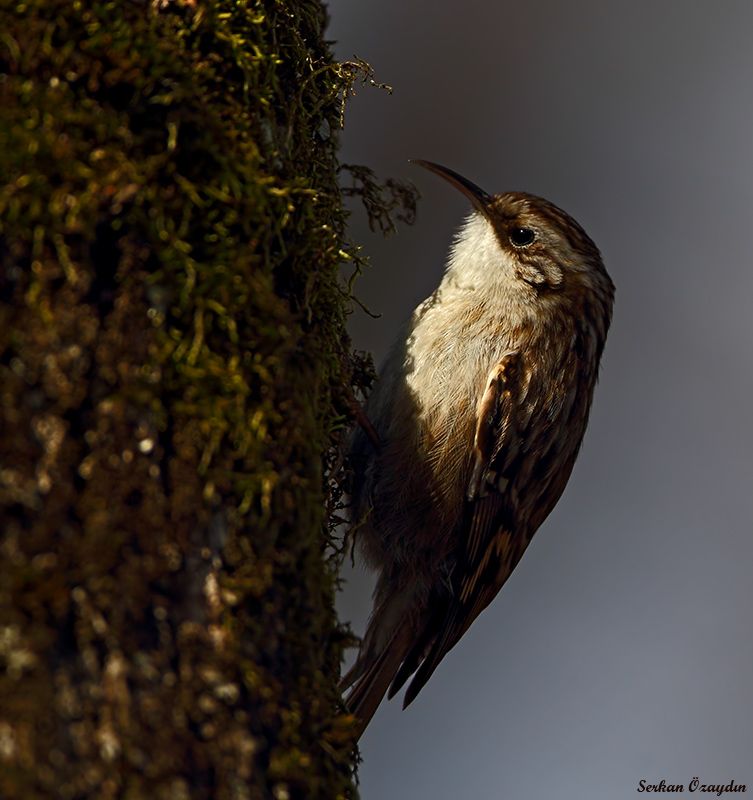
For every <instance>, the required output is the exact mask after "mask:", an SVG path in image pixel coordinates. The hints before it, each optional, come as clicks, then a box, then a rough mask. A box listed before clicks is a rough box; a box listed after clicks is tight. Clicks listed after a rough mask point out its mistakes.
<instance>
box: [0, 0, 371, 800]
mask: <svg viewBox="0 0 753 800" xmlns="http://www.w3.org/2000/svg"><path fill="white" fill-rule="evenodd" d="M324 24H325V16H324V11H323V7H322V4H321V3H320V2H319V1H318V0H265V1H264V2H236V1H233V0H182V1H180V0H175V2H163V3H158V4H153V5H150V4H148V3H145V2H137V0H126V2H120V1H118V2H115V1H114V0H113V1H110V2H106V1H105V0H73V2H71V0H20V2H10V3H7V2H3V3H1V4H0V109H1V110H0V395H1V401H2V431H0V506H1V511H0V513H1V514H2V519H1V520H0V522H1V524H2V532H1V533H0V537H1V538H0V797H2V798H4V800H12V799H14V798H23V799H24V800H34V798H48V797H56V798H94V797H96V798H110V797H111V798H116V797H117V798H120V797H123V798H192V800H194V799H197V800H198V799H200V798H210V797H211V798H220V799H224V798H254V799H255V798H266V797H275V798H278V799H279V800H281V799H282V798H286V797H299V796H300V797H307V798H317V797H326V798H337V797H347V796H349V794H350V793H351V792H352V769H353V758H354V754H353V743H352V740H351V735H350V731H351V728H350V720H349V718H348V716H347V715H346V714H345V713H344V712H343V709H342V707H341V704H340V700H339V696H338V694H337V688H336V676H337V673H338V667H339V659H340V655H341V646H342V642H343V638H344V632H343V631H342V629H341V628H340V627H339V626H338V623H337V620H336V618H335V614H334V610H333V587H334V583H335V580H336V566H335V564H334V563H333V561H332V560H331V559H330V558H329V557H328V549H327V548H328V545H329V533H328V519H327V514H326V511H325V509H327V508H328V507H329V508H331V506H332V504H333V503H334V502H335V500H336V497H335V498H334V499H333V497H332V496H328V491H329V490H328V486H330V485H331V484H332V483H333V482H336V481H337V475H333V474H332V473H331V470H328V469H327V465H330V467H331V465H332V464H333V463H334V459H333V456H332V453H333V448H334V447H335V446H336V444H337V440H338V437H339V435H340V432H341V431H342V429H343V428H344V426H345V424H346V415H347V403H348V398H349V396H350V393H351V392H352V390H353V386H354V382H355V383H358V381H359V380H363V379H362V378H361V377H359V376H362V375H363V374H364V371H363V370H361V369H356V368H355V367H354V363H353V359H352V356H351V354H350V346H349V342H348V339H347V336H346V334H345V329H344V324H345V317H346V313H347V309H348V293H347V290H346V289H344V288H343V286H342V285H341V282H340V279H339V277H338V275H339V268H340V265H341V263H342V262H343V260H344V259H346V258H347V254H346V253H344V251H343V248H344V247H345V245H344V243H343V230H344V212H343V208H342V203H341V196H340V192H339V189H338V186H337V168H338V165H337V159H336V145H337V128H338V125H339V121H340V117H341V113H342V103H343V98H344V96H345V94H347V91H348V86H349V82H350V81H351V80H352V79H353V74H352V72H351V71H350V70H348V69H341V68H340V67H338V65H337V64H336V63H335V62H334V61H333V59H332V55H331V53H330V51H329V49H328V48H327V46H326V44H324V40H323V26H324ZM356 388H357V387H356Z"/></svg>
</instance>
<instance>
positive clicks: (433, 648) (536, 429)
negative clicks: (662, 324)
mask: <svg viewBox="0 0 753 800" xmlns="http://www.w3.org/2000/svg"><path fill="white" fill-rule="evenodd" d="M414 163H415V164H417V165H419V166H421V167H423V168H425V169H427V170H429V171H431V172H433V173H435V174H436V175H438V176H439V177H441V178H443V179H444V180H446V181H448V182H449V183H450V184H451V185H452V186H454V187H455V188H456V189H458V190H459V191H460V192H461V193H463V194H464V195H465V196H466V198H468V200H470V203H471V211H470V213H469V214H468V216H467V217H466V219H465V220H464V222H463V224H462V225H461V227H460V228H459V230H458V232H457V233H456V235H455V238H454V241H453V243H452V245H451V247H450V252H449V256H448V259H447V263H446V266H445V270H444V274H443V277H442V279H441V281H440V283H439V286H438V287H437V288H436V290H435V291H434V292H433V293H432V294H431V295H430V296H429V297H428V298H427V299H426V300H425V301H424V302H422V303H421V304H419V306H418V307H417V308H416V309H415V311H414V312H413V314H412V316H411V317H410V319H409V320H408V322H407V323H406V325H405V326H404V327H403V328H402V329H401V330H400V332H399V335H398V336H397V339H396V342H395V344H394V345H393V347H392V348H391V349H390V351H389V352H388V355H387V357H386V359H385V361H384V363H383V365H382V366H381V368H380V369H379V372H378V377H377V380H376V382H375V385H374V387H373V389H372V391H371V393H370V395H369V397H368V399H367V401H366V404H365V407H364V409H363V410H364V415H365V417H366V419H367V420H368V421H369V424H368V425H363V426H360V427H359V426H356V428H355V430H354V432H353V433H352V435H351V438H350V441H349V444H348V455H349V460H350V464H351V473H352V486H351V489H350V496H351V500H350V505H351V518H352V531H353V535H354V539H355V543H356V545H357V548H358V550H359V552H360V554H361V557H362V558H363V560H364V562H365V563H366V564H367V566H369V567H370V568H371V569H373V570H374V571H376V572H377V581H376V588H375V590H374V603H373V610H372V612H371V616H370V618H369V622H368V625H367V628H366V633H365V635H364V637H363V639H362V640H361V645H360V649H359V652H358V656H357V658H356V661H355V663H354V665H353V667H352V668H351V669H350V670H349V671H348V673H347V674H346V675H345V676H344V677H343V679H342V681H341V688H342V689H343V691H345V690H348V693H347V695H346V696H345V703H346V707H347V708H348V710H349V711H350V713H351V714H352V715H353V717H354V719H355V722H354V725H355V729H356V738H358V737H360V735H361V733H362V732H363V730H364V729H365V728H366V726H367V725H368V723H369V721H370V720H371V718H372V716H373V715H374V713H375V711H376V709H377V707H378V706H379V704H380V703H381V701H382V699H383V697H384V695H385V694H387V695H388V697H389V698H392V697H393V696H394V695H395V694H396V693H397V692H398V691H399V690H400V689H401V688H402V687H403V686H404V685H405V684H406V683H407V682H408V680H409V679H411V678H412V680H411V681H410V683H409V685H408V688H407V690H406V692H405V696H404V701H403V707H404V708H405V707H406V706H408V705H409V704H410V703H411V702H412V701H413V700H414V699H415V697H416V695H417V694H418V693H419V691H420V690H421V689H422V688H423V687H424V686H425V685H426V682H427V681H428V680H429V678H430V677H431V675H432V674H433V673H434V671H435V670H436V668H437V666H438V665H439V663H440V662H441V661H442V659H443V658H444V657H445V656H446V655H447V653H448V652H449V651H450V650H451V649H452V648H453V647H454V646H455V645H456V644H457V643H458V641H459V640H460V639H461V637H462V636H463V635H464V634H465V632H466V631H467V630H468V628H469V627H470V626H471V624H472V623H473V622H474V620H475V619H476V618H477V617H478V615H479V614H480V613H481V612H482V611H483V610H484V609H485V608H486V607H487V606H488V605H489V603H490V602H491V601H492V600H493V599H494V597H495V596H496V595H497V593H498V592H499V590H500V589H501V588H502V586H503V584H504V583H505V581H506V580H507V579H508V577H509V576H510V574H511V572H512V571H513V569H514V568H515V567H516V565H517V564H518V562H519V561H520V559H521V557H522V556H523V553H524V552H525V550H526V548H527V546H528V544H529V543H530V541H531V538H532V537H533V535H534V533H535V532H536V530H537V529H538V528H539V527H540V526H541V524H542V523H543V522H544V520H545V519H546V517H547V516H548V515H549V513H550V512H551V511H552V509H553V508H554V506H555V504H556V503H557V501H558V500H559V498H560V496H561V495H562V492H563V491H564V489H565V485H566V484H567V482H568V479H569V477H570V474H571V471H572V469H573V465H574V463H575V459H576V456H577V454H578V451H579V449H580V446H581V441H582V439H583V435H584V433H585V430H586V425H587V422H588V415H589V410H590V407H591V401H592V398H593V393H594V387H595V385H596V381H597V377H598V372H599V364H600V360H601V356H602V352H603V349H604V345H605V341H606V337H607V332H608V329H609V325H610V322H611V317H612V308H613V303H614V294H615V287H614V283H613V282H612V280H611V278H610V276H609V274H608V273H607V271H606V269H605V267H604V264H603V261H602V257H601V254H600V252H599V250H598V248H597V247H596V245H595V244H594V242H593V241H592V240H591V238H590V237H589V236H588V235H587V234H586V232H585V231H584V230H583V228H582V227H581V226H580V225H579V224H578V223H577V222H576V221H575V220H574V219H573V218H572V217H571V216H570V215H568V214H567V213H566V212H565V211H563V210H562V209H560V208H558V207H557V206H556V205H554V204H553V203H551V202H549V201H548V200H545V199H543V198H541V197H537V196H535V195H532V194H527V193H522V192H505V193H501V194H487V193H486V192H485V191H483V190H482V189H480V188H479V187H478V186H477V185H476V184H474V183H472V182H471V181H469V180H468V179H466V178H464V177H463V176H462V175H460V174H459V173H457V172H455V171H453V170H451V169H449V168H447V167H444V166H442V165H440V164H437V163H434V162H431V161H424V160H416V161H415V162H414Z"/></svg>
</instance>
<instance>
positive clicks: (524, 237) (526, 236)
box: [510, 228, 536, 247]
mask: <svg viewBox="0 0 753 800" xmlns="http://www.w3.org/2000/svg"><path fill="white" fill-rule="evenodd" d="M535 238H536V231H533V230H531V229H530V228H513V229H512V230H511V231H510V243H511V244H512V245H514V246H515V247H526V246H527V245H529V244H531V242H532V241H533V240H534V239H535Z"/></svg>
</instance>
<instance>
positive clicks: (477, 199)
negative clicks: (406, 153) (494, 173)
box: [410, 158, 494, 219]
mask: <svg viewBox="0 0 753 800" xmlns="http://www.w3.org/2000/svg"><path fill="white" fill-rule="evenodd" d="M410 163H411V164H418V166H419V167H423V168H424V169H428V170H429V172H433V173H435V174H436V175H439V177H440V178H444V179H445V180H446V181H448V182H449V183H451V184H452V185H453V186H454V187H455V188H456V189H458V190H459V191H461V192H462V193H463V194H464V195H465V196H466V197H467V198H468V199H469V200H470V201H471V203H473V205H474V206H475V207H476V208H477V209H478V210H479V211H480V212H481V213H482V214H483V215H484V216H485V217H486V218H487V219H488V218H489V206H490V205H491V204H492V202H493V201H494V198H493V197H492V196H491V195H490V194H487V193H486V192H485V191H484V190H483V189H480V188H479V187H478V186H476V184H475V183H471V181H469V180H468V179H467V178H464V177H463V176H462V175H458V173H457V172H455V171H454V170H452V169H449V168H448V167H443V166H442V165H441V164H435V163H434V162H433V161H423V160H422V159H420V158H412V159H410Z"/></svg>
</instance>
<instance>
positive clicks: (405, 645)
mask: <svg viewBox="0 0 753 800" xmlns="http://www.w3.org/2000/svg"><path fill="white" fill-rule="evenodd" d="M412 629H413V626H412V624H411V620H410V618H409V615H406V616H405V617H404V619H403V620H402V621H401V622H400V623H399V624H398V625H397V626H396V627H395V629H394V631H393V632H392V635H391V636H390V637H389V639H388V641H387V643H386V644H385V645H384V647H382V648H381V650H378V651H376V652H375V650H374V648H371V647H368V646H367V645H368V643H369V636H368V634H367V636H366V638H365V640H364V646H363V647H362V649H361V653H360V654H359V656H358V659H357V660H356V663H355V664H354V665H353V667H352V668H351V669H350V671H349V672H348V673H347V674H346V675H345V677H344V678H343V679H342V681H341V682H340V688H341V689H343V690H345V689H347V688H349V687H350V693H349V694H348V696H347V697H346V698H345V703H346V705H347V707H348V710H349V711H350V712H351V714H353V716H355V717H357V718H358V723H359V727H358V737H359V738H360V736H361V734H362V733H363V731H364V729H365V728H366V726H367V725H368V724H369V722H370V720H371V718H372V717H373V716H374V712H375V711H376V710H377V707H378V706H379V703H381V701H382V698H383V697H384V695H385V694H386V692H387V689H388V688H389V685H390V683H392V679H393V678H394V677H395V675H396V674H397V671H398V669H399V668H400V665H401V664H402V662H403V660H404V659H405V656H406V654H407V653H408V650H410V647H411V640H412V638H413V637H412Z"/></svg>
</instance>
